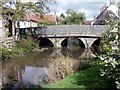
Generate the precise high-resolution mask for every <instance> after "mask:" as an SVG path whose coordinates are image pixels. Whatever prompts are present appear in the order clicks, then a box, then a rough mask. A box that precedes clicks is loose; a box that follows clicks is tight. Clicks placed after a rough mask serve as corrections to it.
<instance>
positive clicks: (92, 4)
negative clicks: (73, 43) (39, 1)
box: [48, 0, 118, 20]
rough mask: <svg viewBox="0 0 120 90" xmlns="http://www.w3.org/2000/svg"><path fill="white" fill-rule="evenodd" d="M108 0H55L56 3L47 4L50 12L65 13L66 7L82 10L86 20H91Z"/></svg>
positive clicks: (107, 3)
mask: <svg viewBox="0 0 120 90" xmlns="http://www.w3.org/2000/svg"><path fill="white" fill-rule="evenodd" d="M116 1H118V0H116ZM109 3H110V0H96V1H95V0H84V1H83V0H74V1H73V0H56V3H51V4H49V5H48V6H49V8H50V10H51V13H52V14H55V12H56V14H57V15H60V14H61V13H64V14H66V10H67V9H72V10H75V11H78V12H84V13H85V15H86V19H87V20H93V19H94V16H95V17H96V16H97V15H98V14H99V13H100V9H101V7H102V6H104V5H105V4H106V5H109Z"/></svg>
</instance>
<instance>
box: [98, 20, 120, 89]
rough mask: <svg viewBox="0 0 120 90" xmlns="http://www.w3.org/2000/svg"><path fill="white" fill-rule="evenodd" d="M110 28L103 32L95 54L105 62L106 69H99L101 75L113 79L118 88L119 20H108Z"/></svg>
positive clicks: (119, 81)
mask: <svg viewBox="0 0 120 90" xmlns="http://www.w3.org/2000/svg"><path fill="white" fill-rule="evenodd" d="M108 24H109V26H110V28H109V30H108V31H107V32H106V33H105V34H103V37H102V42H101V44H102V46H101V52H100V54H99V55H98V56H97V57H99V58H100V60H103V61H104V62H105V66H106V67H107V69H101V73H102V74H101V76H107V77H108V78H113V79H115V83H116V84H117V88H118V89H120V25H119V24H120V21H118V20H116V21H115V20H111V21H109V22H108Z"/></svg>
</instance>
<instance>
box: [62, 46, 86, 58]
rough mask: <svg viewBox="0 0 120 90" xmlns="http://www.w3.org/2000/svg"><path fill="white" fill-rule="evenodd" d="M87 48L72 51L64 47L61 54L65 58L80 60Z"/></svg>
mask: <svg viewBox="0 0 120 90" xmlns="http://www.w3.org/2000/svg"><path fill="white" fill-rule="evenodd" d="M84 50H85V48H80V47H78V48H77V49H73V50H70V49H68V48H67V47H62V48H61V53H62V54H63V55H64V56H65V57H71V58H74V59H79V57H80V56H81V55H82V54H83V52H84Z"/></svg>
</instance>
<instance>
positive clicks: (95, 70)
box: [42, 61, 115, 90]
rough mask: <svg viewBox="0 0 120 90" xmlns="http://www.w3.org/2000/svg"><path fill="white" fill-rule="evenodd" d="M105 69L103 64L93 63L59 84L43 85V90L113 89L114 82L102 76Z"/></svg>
mask: <svg viewBox="0 0 120 90" xmlns="http://www.w3.org/2000/svg"><path fill="white" fill-rule="evenodd" d="M101 68H105V67H104V65H103V62H100V61H93V62H92V63H91V67H89V68H87V69H84V70H81V71H78V72H76V73H74V74H71V75H69V76H68V77H66V78H65V79H63V80H61V81H59V82H57V83H51V84H46V85H43V86H42V87H43V88H81V89H83V90H86V89H92V90H94V89H98V90H99V89H105V88H107V89H113V88H114V87H115V84H114V82H113V80H110V79H106V78H105V77H101V76H100V69H101Z"/></svg>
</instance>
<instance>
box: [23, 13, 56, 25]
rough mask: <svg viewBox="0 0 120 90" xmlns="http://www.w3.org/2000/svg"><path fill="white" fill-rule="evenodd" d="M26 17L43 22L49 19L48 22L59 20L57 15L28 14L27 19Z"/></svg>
mask: <svg viewBox="0 0 120 90" xmlns="http://www.w3.org/2000/svg"><path fill="white" fill-rule="evenodd" d="M26 19H27V20H31V21H34V22H41V23H43V22H45V21H48V22H56V21H57V18H56V15H43V16H40V15H35V14H26V17H25V20H26Z"/></svg>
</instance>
